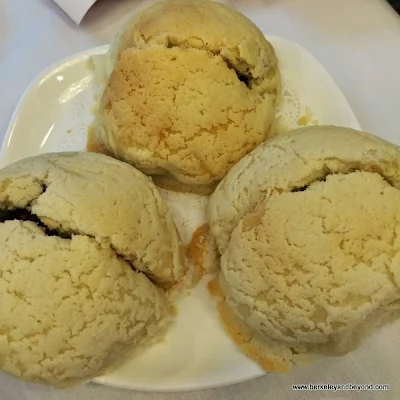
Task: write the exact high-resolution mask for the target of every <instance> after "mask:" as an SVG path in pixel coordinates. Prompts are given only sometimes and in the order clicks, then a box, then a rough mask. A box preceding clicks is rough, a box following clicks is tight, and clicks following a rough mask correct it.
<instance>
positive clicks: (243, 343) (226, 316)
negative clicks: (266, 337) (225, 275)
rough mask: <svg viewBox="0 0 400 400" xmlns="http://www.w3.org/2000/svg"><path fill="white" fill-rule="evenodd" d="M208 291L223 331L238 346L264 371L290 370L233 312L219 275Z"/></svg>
mask: <svg viewBox="0 0 400 400" xmlns="http://www.w3.org/2000/svg"><path fill="white" fill-rule="evenodd" d="M208 291H209V293H210V294H211V296H212V297H213V298H214V299H215V300H216V302H217V311H218V315H219V317H220V320H221V323H222V325H223V327H224V330H225V332H226V333H227V334H228V335H229V337H230V338H231V339H232V341H233V342H234V343H235V344H236V346H238V348H239V349H240V350H241V351H242V352H243V353H244V354H245V355H246V356H247V357H249V358H250V359H252V360H254V361H255V362H256V363H257V364H258V365H259V366H260V367H261V368H262V369H263V370H264V371H266V372H280V373H284V372H290V370H291V367H292V365H291V363H290V362H288V361H286V360H284V359H281V358H280V357H277V356H275V357H274V356H272V354H271V353H270V352H269V351H268V350H266V349H265V345H263V343H262V342H261V341H259V340H258V339H257V338H254V337H253V333H252V332H251V330H250V329H249V328H248V327H247V326H246V325H245V324H244V323H243V322H242V321H241V320H240V319H239V318H238V317H237V316H236V315H235V314H234V313H233V311H232V310H231V308H230V307H229V306H228V304H227V303H226V300H225V296H224V293H223V291H222V288H221V286H220V284H219V277H218V276H217V277H215V278H214V279H212V280H211V281H209V283H208Z"/></svg>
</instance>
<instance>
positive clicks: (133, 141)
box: [93, 0, 280, 194]
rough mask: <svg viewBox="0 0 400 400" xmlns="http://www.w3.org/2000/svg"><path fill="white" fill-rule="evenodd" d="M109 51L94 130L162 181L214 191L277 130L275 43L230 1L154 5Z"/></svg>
mask: <svg viewBox="0 0 400 400" xmlns="http://www.w3.org/2000/svg"><path fill="white" fill-rule="evenodd" d="M160 15H162V18H160ZM108 61H109V63H110V65H112V68H111V70H112V73H111V71H110V77H109V81H108V84H107V87H106V90H105V92H104V96H103V98H102V101H101V106H100V109H99V113H98V115H97V117H96V120H95V123H94V125H93V127H94V129H95V131H96V136H97V138H98V139H99V141H100V142H102V143H103V144H104V146H105V147H106V148H107V149H108V151H109V152H111V153H112V154H113V155H114V156H115V157H116V158H119V159H121V160H123V161H125V162H128V163H130V164H132V165H133V166H135V167H136V168H138V169H140V170H141V171H142V172H144V173H146V174H147V175H151V176H154V177H155V178H154V181H155V183H156V184H158V185H160V186H161V187H163V188H167V189H172V190H178V191H190V192H193V193H198V194H209V193H211V192H212V191H213V190H214V189H215V186H216V184H217V183H218V181H219V180H220V179H221V178H222V177H224V176H225V175H226V173H227V171H228V170H229V169H230V168H231V167H232V166H233V165H234V164H235V163H236V162H237V161H238V160H239V159H240V158H242V157H243V156H244V155H245V154H247V153H248V152H250V151H251V150H252V149H254V148H255V147H256V146H257V145H259V144H260V143H261V142H263V141H264V140H265V139H266V138H267V137H268V136H270V135H272V134H273V132H272V131H273V126H274V124H273V122H274V116H275V102H276V98H277V96H278V93H279V91H280V75H279V71H278V62H277V59H276V56H275V53H274V50H273V48H272V46H271V45H270V44H269V43H268V42H267V40H266V39H265V37H264V36H263V35H262V33H261V32H260V31H259V30H258V29H257V28H256V27H255V26H254V24H252V23H251V22H250V21H249V20H248V19H247V18H245V17H244V16H242V15H241V14H239V13H238V12H236V11H234V10H232V9H230V8H229V7H225V6H222V5H219V4H218V3H214V2H209V1H203V0H200V1H182V0H177V1H167V2H163V3H161V4H157V5H154V6H152V7H150V8H149V9H146V10H145V11H142V12H141V13H139V15H137V16H136V17H135V18H133V20H132V21H130V23H128V25H127V26H126V27H125V28H124V30H123V32H122V33H121V34H120V35H119V37H118V38H117V39H116V41H115V43H114V44H113V46H112V48H111V50H110V52H109V54H108ZM100 150H102V149H101V148H100Z"/></svg>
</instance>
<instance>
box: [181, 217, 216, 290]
mask: <svg viewBox="0 0 400 400" xmlns="http://www.w3.org/2000/svg"><path fill="white" fill-rule="evenodd" d="M187 256H188V257H189V259H190V260H191V261H192V262H193V264H194V266H195V271H194V282H195V283H197V282H199V281H200V280H201V279H202V278H203V276H204V275H207V274H210V273H214V272H215V271H216V270H217V269H218V268H219V254H218V250H217V248H216V245H215V241H214V238H213V236H212V233H211V230H210V227H209V225H208V224H204V225H202V226H200V227H199V228H198V229H197V230H196V231H195V232H194V234H193V237H192V240H191V242H190V244H189V246H188V248H187Z"/></svg>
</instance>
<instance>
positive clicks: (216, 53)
mask: <svg viewBox="0 0 400 400" xmlns="http://www.w3.org/2000/svg"><path fill="white" fill-rule="evenodd" d="M192 39H196V40H199V41H200V42H201V43H202V46H193V45H191V44H190V43H189V41H190V40H192ZM165 46H166V48H167V49H172V48H176V47H178V48H180V49H196V50H202V51H205V52H207V53H208V54H210V55H211V56H213V57H221V58H222V60H223V61H224V63H225V64H226V66H227V67H228V68H229V69H231V70H233V71H234V72H235V74H236V76H237V78H238V79H239V81H240V82H243V83H244V84H245V85H246V87H247V88H248V89H251V88H252V82H253V80H254V78H253V75H252V74H251V72H250V67H251V65H250V64H248V63H247V62H246V61H245V60H243V59H240V63H239V65H243V68H239V65H235V64H234V63H233V62H232V60H230V59H229V58H228V57H226V56H224V55H223V54H222V53H223V52H224V50H230V51H231V49H220V50H211V49H209V48H207V46H206V43H204V41H203V40H202V39H201V38H198V37H191V38H189V39H188V40H186V41H184V42H179V41H178V40H174V39H172V38H171V37H167V38H166V44H165ZM234 50H237V47H236V48H235V49H234Z"/></svg>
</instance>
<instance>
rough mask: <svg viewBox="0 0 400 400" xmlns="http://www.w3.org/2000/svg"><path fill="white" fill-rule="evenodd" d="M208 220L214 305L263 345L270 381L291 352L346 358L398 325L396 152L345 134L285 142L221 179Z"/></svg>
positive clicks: (331, 130) (399, 182)
mask: <svg viewBox="0 0 400 400" xmlns="http://www.w3.org/2000/svg"><path fill="white" fill-rule="evenodd" d="M210 216H211V217H210V218H211V222H210V225H211V228H212V231H213V233H214V235H215V238H216V240H217V243H218V246H219V249H220V252H221V254H222V257H221V276H220V284H221V288H222V290H223V292H224V295H225V301H226V302H227V304H228V305H229V307H230V309H231V310H233V311H234V313H235V314H236V316H237V317H238V318H239V319H240V320H241V321H244V322H245V324H246V326H247V327H249V328H250V329H251V331H252V332H253V334H254V335H255V336H256V337H257V338H262V339H264V342H265V343H266V344H267V348H268V351H267V355H266V357H267V358H268V352H270V353H269V354H273V357H274V360H275V363H274V364H273V365H272V367H270V368H271V369H272V370H274V368H276V369H279V370H282V369H283V370H284V369H285V368H286V369H288V368H289V367H290V365H291V363H292V361H293V360H294V359H295V354H296V353H302V352H316V353H325V354H343V353H346V352H348V351H349V350H351V349H353V348H354V347H356V346H357V345H358V344H359V342H360V340H361V339H362V338H363V337H364V336H365V335H366V334H367V333H369V331H370V330H372V329H373V328H374V327H376V326H378V325H380V324H381V323H383V322H385V321H387V320H389V319H390V318H392V317H394V316H395V317H396V316H397V317H398V315H399V312H400V290H399V287H400V150H399V148H398V147H397V146H395V145H392V144H390V143H388V142H386V141H384V140H382V139H379V138H377V137H374V136H371V135H368V134H364V133H361V132H357V131H353V130H351V129H346V128H336V127H322V126H321V127H312V128H303V129H300V130H297V131H293V132H292V133H289V134H287V135H283V136H281V137H278V138H276V139H273V140H271V141H269V142H268V143H265V144H263V145H261V146H259V147H258V148H257V149H256V150H255V151H253V152H252V153H250V154H249V155H248V156H246V157H245V158H243V159H242V160H241V161H240V162H239V163H238V164H237V165H236V166H235V167H234V168H233V169H232V170H231V171H230V172H229V174H228V175H227V177H226V178H225V179H224V180H223V181H222V182H221V184H220V185H219V187H218V188H217V189H216V191H215V192H214V194H213V195H212V199H211V203H210ZM277 349H280V350H279V351H280V358H279V356H277V354H278V355H279V351H277ZM288 349H289V350H290V352H289V353H288Z"/></svg>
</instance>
